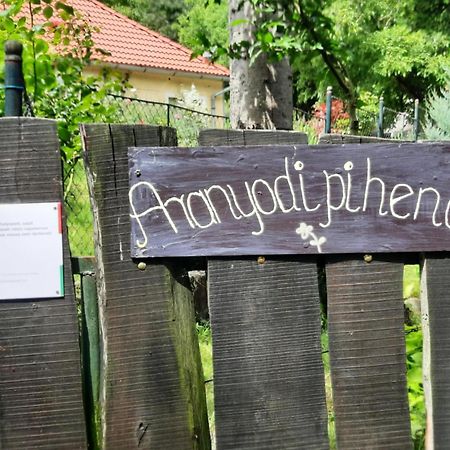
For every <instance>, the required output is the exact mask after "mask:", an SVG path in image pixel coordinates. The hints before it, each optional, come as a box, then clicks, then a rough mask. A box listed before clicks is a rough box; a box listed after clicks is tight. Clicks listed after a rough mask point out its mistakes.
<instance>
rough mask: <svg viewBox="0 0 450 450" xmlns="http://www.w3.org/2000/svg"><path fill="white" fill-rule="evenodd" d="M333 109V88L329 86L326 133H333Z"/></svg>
mask: <svg viewBox="0 0 450 450" xmlns="http://www.w3.org/2000/svg"><path fill="white" fill-rule="evenodd" d="M332 107H333V88H332V87H331V86H328V88H327V99H326V112H325V133H326V134H330V133H331V109H332Z"/></svg>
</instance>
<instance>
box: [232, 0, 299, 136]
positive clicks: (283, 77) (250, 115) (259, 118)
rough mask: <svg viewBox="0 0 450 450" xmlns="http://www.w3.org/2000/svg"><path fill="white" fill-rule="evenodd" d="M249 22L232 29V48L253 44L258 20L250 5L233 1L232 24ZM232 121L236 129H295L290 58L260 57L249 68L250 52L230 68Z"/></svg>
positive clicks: (245, 52) (234, 62) (234, 61)
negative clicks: (293, 127)
mask: <svg viewBox="0 0 450 450" xmlns="http://www.w3.org/2000/svg"><path fill="white" fill-rule="evenodd" d="M239 19H245V20H247V21H248V22H245V23H242V24H239V25H236V26H232V27H231V31H230V44H235V43H238V42H241V41H248V42H253V32H254V30H255V28H256V26H257V25H256V24H257V21H258V17H256V15H255V13H254V11H253V8H252V7H251V5H249V4H248V2H245V3H244V4H243V5H242V0H230V2H229V21H230V23H232V22H233V21H235V20H239ZM230 69H231V70H230V72H231V75H230V88H231V92H230V102H231V104H230V118H231V126H232V128H235V129H278V130H291V129H292V111H293V99H292V72H291V68H290V65H289V61H288V60H287V58H285V59H283V60H281V61H279V62H273V63H272V62H269V61H268V58H267V56H266V55H264V54H261V55H259V56H258V57H257V58H256V59H255V61H253V62H252V63H251V64H250V57H249V55H248V52H247V51H245V50H244V51H243V52H242V56H241V58H240V59H233V60H232V61H231V65H230Z"/></svg>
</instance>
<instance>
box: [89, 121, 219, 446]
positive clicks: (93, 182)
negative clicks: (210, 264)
mask: <svg viewBox="0 0 450 450" xmlns="http://www.w3.org/2000/svg"><path fill="white" fill-rule="evenodd" d="M82 134H83V140H84V147H85V157H86V164H87V173H88V181H89V183H88V184H89V188H90V192H91V201H92V205H93V211H94V217H95V226H94V227H95V234H96V238H95V240H96V257H97V279H98V292H99V316H100V328H101V339H102V346H103V352H102V387H101V394H100V397H101V408H102V436H103V448H105V449H108V450H110V449H124V448H127V449H137V448H152V449H161V450H167V449H171V450H177V449H180V450H186V449H208V448H209V447H210V443H209V435H208V426H207V416H206V406H205V399H204V396H205V394H204V389H203V379H202V376H201V368H200V359H199V353H198V344H197V342H196V335H195V328H194V324H195V323H194V313H193V306H192V298H191V295H190V292H189V291H188V289H187V288H186V283H187V278H186V276H185V275H186V273H185V271H183V270H182V268H180V267H178V266H176V265H175V266H172V267H170V266H168V265H165V264H163V263H161V262H157V263H150V262H147V264H146V263H143V262H142V263H141V264H140V265H139V268H138V264H137V263H136V262H133V261H132V260H131V258H130V220H129V209H128V195H127V194H128V158H127V147H128V146H135V145H141V146H143V145H146V146H159V145H162V144H170V143H174V142H176V141H175V139H176V137H175V136H174V130H167V129H163V128H161V127H149V126H147V127H144V126H136V127H133V126H118V125H117V126H114V125H111V126H109V125H85V126H83V127H82Z"/></svg>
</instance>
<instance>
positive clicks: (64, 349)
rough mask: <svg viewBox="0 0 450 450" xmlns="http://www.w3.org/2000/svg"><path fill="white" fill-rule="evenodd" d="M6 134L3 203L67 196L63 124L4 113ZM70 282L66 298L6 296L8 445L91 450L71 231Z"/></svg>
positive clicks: (1, 315) (1, 146)
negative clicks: (64, 189) (61, 141)
mask: <svg viewBox="0 0 450 450" xmlns="http://www.w3.org/2000/svg"><path fill="white" fill-rule="evenodd" d="M0 135H1V137H2V138H1V140H0V203H25V202H31V203H32V202H55V201H62V181H61V176H62V175H61V159H60V154H59V143H58V138H57V135H56V123H55V122H53V121H49V120H41V119H30V118H28V119H25V118H21V119H17V118H8V119H0ZM42 257H43V258H45V255H42ZM26 266H27V261H26V255H24V268H26ZM64 283H65V296H64V297H63V298H56V299H41V300H35V301H33V300H21V301H11V300H7V301H2V302H0V418H1V419H0V448H2V449H4V450H14V449H20V450H23V449H26V448H33V449H34V448H36V449H38V448H39V449H48V450H55V449H71V450H73V449H86V445H87V444H86V429H85V420H84V411H83V400H82V386H81V369H80V352H79V342H78V324H77V315H76V308H75V299H74V292H73V280H72V272H71V265H70V257H69V247H68V242H67V234H66V232H65V231H64Z"/></svg>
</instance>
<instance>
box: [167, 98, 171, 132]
mask: <svg viewBox="0 0 450 450" xmlns="http://www.w3.org/2000/svg"><path fill="white" fill-rule="evenodd" d="M167 126H168V127H170V103H167Z"/></svg>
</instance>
